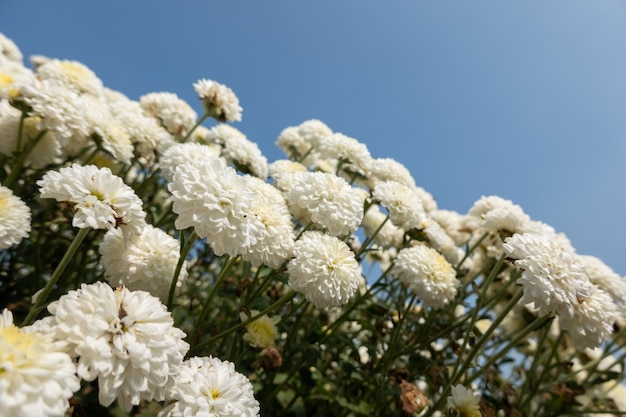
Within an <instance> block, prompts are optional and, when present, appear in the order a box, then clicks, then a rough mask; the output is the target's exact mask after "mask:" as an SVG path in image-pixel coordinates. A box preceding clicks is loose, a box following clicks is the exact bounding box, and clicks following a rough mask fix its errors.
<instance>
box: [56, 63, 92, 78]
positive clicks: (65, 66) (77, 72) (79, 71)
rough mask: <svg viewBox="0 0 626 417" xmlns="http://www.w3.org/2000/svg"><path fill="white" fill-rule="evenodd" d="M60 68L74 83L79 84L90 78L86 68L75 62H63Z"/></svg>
mask: <svg viewBox="0 0 626 417" xmlns="http://www.w3.org/2000/svg"><path fill="white" fill-rule="evenodd" d="M60 67H61V69H62V70H63V73H64V74H65V75H67V76H68V77H69V78H70V79H71V80H73V81H77V82H78V81H82V80H84V79H86V78H88V77H89V74H88V73H87V71H85V69H84V68H82V67H81V66H79V65H76V64H75V63H73V62H61V64H60Z"/></svg>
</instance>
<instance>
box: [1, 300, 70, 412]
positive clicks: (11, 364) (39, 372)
mask: <svg viewBox="0 0 626 417" xmlns="http://www.w3.org/2000/svg"><path fill="white" fill-rule="evenodd" d="M79 388H80V381H79V379H78V377H77V376H76V366H75V365H74V363H73V362H72V358H71V357H70V356H69V355H68V354H67V353H65V352H64V351H63V347H62V345H61V343H59V342H54V341H53V340H52V338H51V337H49V336H47V335H44V334H40V333H38V332H25V331H24V330H23V329H20V328H18V327H16V326H15V325H14V324H13V315H12V314H11V312H10V311H8V310H6V309H5V310H3V311H2V315H1V316H0V410H2V416H3V417H23V416H42V417H47V416H57V417H62V416H64V415H65V411H66V410H67V409H68V407H69V401H68V400H69V399H70V398H71V397H72V395H73V393H74V392H75V391H78V389H79Z"/></svg>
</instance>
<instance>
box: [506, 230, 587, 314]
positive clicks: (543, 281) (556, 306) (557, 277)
mask: <svg viewBox="0 0 626 417" xmlns="http://www.w3.org/2000/svg"><path fill="white" fill-rule="evenodd" d="M504 251H505V253H506V255H507V256H508V257H509V258H510V259H511V260H513V262H514V264H515V266H516V267H518V268H520V269H521V270H522V276H521V277H520V278H519V279H518V280H517V283H518V284H521V285H522V287H523V291H524V296H523V297H522V299H521V300H520V302H521V303H522V304H529V303H533V304H534V306H535V308H536V309H537V313H538V315H539V316H547V315H553V314H557V315H559V316H562V317H565V318H569V319H571V318H572V317H573V315H574V312H575V310H576V308H577V307H576V304H581V303H584V302H585V300H586V299H587V298H588V297H589V296H590V295H591V289H592V284H591V282H590V281H589V278H588V277H587V275H585V272H584V266H583V264H582V263H581V262H580V260H579V258H578V256H577V255H576V254H575V253H572V252H570V251H568V250H565V249H564V248H563V247H561V246H560V245H558V244H557V243H556V242H555V241H554V240H552V239H549V238H548V237H546V236H543V235H536V234H533V233H524V234H515V235H513V236H511V237H509V238H507V239H506V240H505V241H504Z"/></svg>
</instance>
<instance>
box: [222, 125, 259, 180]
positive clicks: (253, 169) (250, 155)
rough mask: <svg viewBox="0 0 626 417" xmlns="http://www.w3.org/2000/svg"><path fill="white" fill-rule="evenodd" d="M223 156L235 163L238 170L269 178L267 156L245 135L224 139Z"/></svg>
mask: <svg viewBox="0 0 626 417" xmlns="http://www.w3.org/2000/svg"><path fill="white" fill-rule="evenodd" d="M222 157H224V158H225V159H226V160H227V161H228V162H229V163H231V164H233V165H234V166H235V168H237V170H238V171H241V172H243V173H246V174H251V175H254V176H255V177H259V178H261V179H265V178H267V158H265V156H263V154H262V153H261V149H259V146H258V145H257V144H256V143H254V142H252V141H250V140H248V139H247V138H246V137H245V136H233V137H230V138H228V139H226V140H225V141H224V149H223V150H222Z"/></svg>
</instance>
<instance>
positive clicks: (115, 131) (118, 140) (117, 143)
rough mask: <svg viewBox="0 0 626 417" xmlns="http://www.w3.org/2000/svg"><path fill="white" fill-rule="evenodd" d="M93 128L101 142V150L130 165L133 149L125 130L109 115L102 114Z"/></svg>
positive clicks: (115, 159)
mask: <svg viewBox="0 0 626 417" xmlns="http://www.w3.org/2000/svg"><path fill="white" fill-rule="evenodd" d="M102 114H103V116H102V117H101V118H99V119H100V120H98V123H97V124H96V125H95V126H94V129H93V133H94V134H95V135H97V138H98V140H100V141H101V146H102V148H103V149H104V150H105V151H107V152H108V153H109V154H110V155H111V156H112V157H113V159H114V161H119V162H122V163H124V164H130V161H131V159H132V157H133V156H134V155H133V151H134V147H133V144H132V143H131V141H130V135H129V134H128V133H127V132H126V129H125V128H124V127H123V126H122V125H121V124H120V123H119V122H118V121H117V120H116V119H115V118H113V116H112V115H111V114H106V115H105V114H104V113H102Z"/></svg>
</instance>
